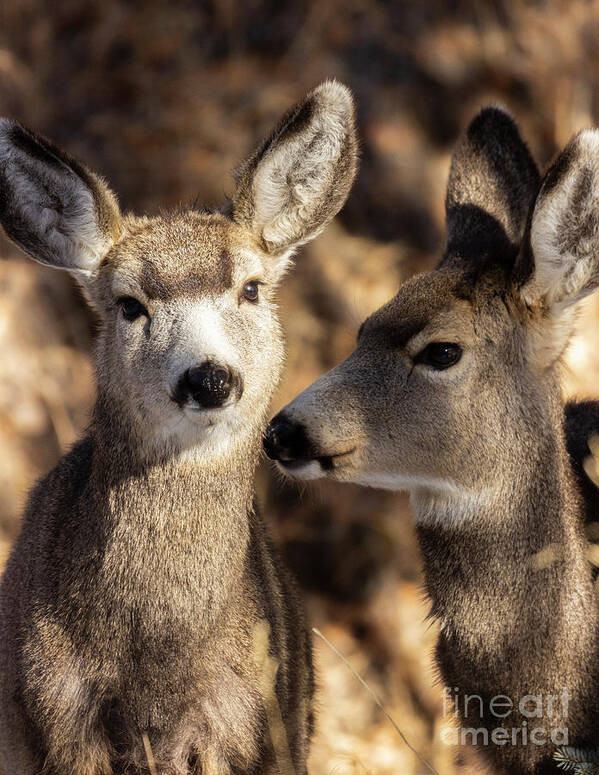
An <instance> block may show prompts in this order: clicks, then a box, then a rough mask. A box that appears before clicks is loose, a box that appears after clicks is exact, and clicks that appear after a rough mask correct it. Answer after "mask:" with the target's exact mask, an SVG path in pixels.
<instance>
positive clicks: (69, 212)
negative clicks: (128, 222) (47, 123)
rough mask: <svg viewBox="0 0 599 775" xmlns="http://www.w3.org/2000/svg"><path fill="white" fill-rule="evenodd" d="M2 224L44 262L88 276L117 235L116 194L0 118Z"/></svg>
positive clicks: (55, 150) (38, 139)
mask: <svg viewBox="0 0 599 775" xmlns="http://www.w3.org/2000/svg"><path fill="white" fill-rule="evenodd" d="M0 223H1V224H2V226H3V227H4V230H5V231H6V233H7V235H8V236H9V237H10V238H11V239H12V240H13V241H14V242H15V243H16V244H17V245H19V247H21V248H22V249H23V250H24V251H25V252H27V253H29V255H30V256H31V257H32V258H34V259H35V260H36V261H40V262H41V263H43V264H49V265H51V266H54V267H58V268H59V269H68V270H69V271H72V272H75V273H77V274H78V275H79V276H80V277H81V278H82V279H83V278H85V276H90V275H91V274H92V273H93V272H94V270H95V269H96V267H97V266H98V264H99V263H100V261H101V260H102V258H103V257H104V256H105V255H106V253H107V252H108V250H109V249H110V247H111V246H112V245H113V244H114V242H115V240H117V239H118V236H119V234H120V231H121V216H120V213H119V208H118V205H117V202H116V199H115V197H114V195H113V194H112V193H111V191H110V190H109V189H108V188H107V187H106V185H105V184H104V182H103V181H102V180H100V178H98V177H97V176H96V175H94V174H93V173H91V172H89V171H88V170H87V169H85V167H83V166H82V165H81V164H79V163H78V162H76V161H75V160H74V159H72V158H71V157H69V156H68V155H67V154H65V153H64V152H63V151H61V150H59V149H58V148H56V147H55V146H53V145H52V144H51V143H50V142H48V141H47V140H45V139H43V138H41V137H38V136H36V135H35V134H33V133H32V132H30V131H29V130H27V129H25V128H24V127H22V126H20V125H19V124H16V123H13V122H12V121H8V120H7V119H0Z"/></svg>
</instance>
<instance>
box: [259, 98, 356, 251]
mask: <svg viewBox="0 0 599 775" xmlns="http://www.w3.org/2000/svg"><path fill="white" fill-rule="evenodd" d="M317 93H318V95H317V96H316V97H315V108H314V114H313V117H312V120H311V121H310V123H309V124H308V126H307V127H306V128H305V129H303V130H302V131H301V132H300V133H298V135H297V136H295V137H291V138H289V139H286V138H285V139H283V141H282V142H281V143H279V144H275V146H274V148H272V150H270V151H269V152H268V153H267V154H266V156H265V158H264V159H263V160H262V161H261V162H260V164H259V165H258V169H257V170H256V173H255V175H254V181H253V192H254V207H255V227H256V228H257V229H258V230H261V232H262V236H263V239H264V241H265V242H266V244H267V245H269V247H271V249H272V250H273V251H276V249H277V247H278V246H281V247H283V246H288V245H290V244H294V245H295V246H297V245H300V244H302V243H303V242H306V241H307V240H309V239H312V238H313V237H315V236H316V235H317V234H318V233H320V231H322V229H323V228H324V226H325V224H322V225H321V226H320V227H319V228H317V229H315V230H314V231H312V232H311V233H309V234H304V235H302V236H301V238H300V239H298V221H299V222H303V223H308V222H309V221H310V220H311V213H312V212H314V211H315V210H317V209H318V208H319V207H320V206H322V196H323V195H325V192H326V189H327V187H328V185H329V184H330V182H331V176H332V172H333V168H334V165H335V163H336V162H337V160H338V159H339V157H340V156H341V153H342V151H343V147H344V143H345V140H346V137H347V117H348V115H350V114H351V111H352V101H351V96H350V94H349V92H348V90H347V89H345V87H342V86H341V85H340V84H324V85H323V86H322V87H320V88H319V89H318V90H317ZM290 257H291V252H290V251H287V252H286V253H285V258H284V261H285V262H287V261H288V260H289V258H290ZM279 260H280V261H282V260H283V259H282V258H281V259H279Z"/></svg>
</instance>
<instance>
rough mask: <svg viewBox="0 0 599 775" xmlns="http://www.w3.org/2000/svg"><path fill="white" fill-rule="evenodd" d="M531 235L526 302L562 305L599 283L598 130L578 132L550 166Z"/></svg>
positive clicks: (534, 212)
mask: <svg viewBox="0 0 599 775" xmlns="http://www.w3.org/2000/svg"><path fill="white" fill-rule="evenodd" d="M529 239H530V242H529V246H528V247H529V252H530V254H531V257H532V262H533V268H532V274H531V277H530V279H529V280H528V282H527V283H526V284H525V285H524V286H523V288H522V295H523V297H524V299H525V301H526V302H527V303H529V304H531V305H535V304H542V305H543V306H545V307H549V308H563V307H566V306H569V305H571V304H573V303H575V302H577V301H578V300H579V299H581V298H583V297H584V296H586V295H587V294H589V293H591V292H592V291H594V290H595V289H596V288H597V287H598V286H599V131H597V130H585V131H584V132H581V133H580V134H578V135H576V137H574V138H573V139H572V140H571V141H570V143H568V145H567V146H566V148H565V149H564V151H563V152H562V153H561V154H560V156H559V157H558V158H557V160H556V161H555V163H554V164H553V165H552V167H550V169H549V171H548V172H547V174H546V175H545V178H544V180H543V184H542V186H541V190H540V192H539V196H538V197H537V201H536V203H535V206H534V211H533V214H532V219H531V224H530V238H529Z"/></svg>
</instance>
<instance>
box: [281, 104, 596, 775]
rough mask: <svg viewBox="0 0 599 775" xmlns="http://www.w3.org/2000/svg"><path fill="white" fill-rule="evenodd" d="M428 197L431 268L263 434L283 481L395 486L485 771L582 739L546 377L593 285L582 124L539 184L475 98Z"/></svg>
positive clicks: (583, 638)
mask: <svg viewBox="0 0 599 775" xmlns="http://www.w3.org/2000/svg"><path fill="white" fill-rule="evenodd" d="M446 209H447V231H448V234H447V246H446V251H445V254H444V257H443V260H442V261H441V264H440V266H439V267H438V269H436V270H435V271H433V272H431V273H429V274H426V275H423V276H419V277H416V278H414V279H412V280H410V281H408V282H407V283H405V285H404V286H403V287H402V288H401V289H400V291H399V293H398V294H397V296H396V297H395V298H394V299H393V300H392V301H390V302H389V303H388V304H386V305H385V306H384V307H382V308H381V309H379V310H378V311H377V312H375V313H374V314H373V315H371V316H370V317H369V318H368V319H367V320H366V321H365V322H364V323H363V325H362V327H361V328H360V332H359V335H358V342H357V347H356V350H355V351H354V352H353V353H352V354H351V355H350V356H349V357H348V358H347V359H346V360H345V361H344V362H343V363H341V364H339V365H338V366H337V367H335V368H334V369H332V370H331V371H330V372H329V373H328V374H325V375H324V376H323V377H321V378H320V379H319V380H317V381H316V382H315V383H314V384H313V385H312V386H310V387H309V388H307V389H306V390H305V391H304V392H303V393H302V394H300V395H299V396H298V397H297V398H296V399H295V400H294V401H293V402H292V403H291V404H289V405H288V406H287V407H285V408H284V409H283V411H282V412H281V413H280V414H279V415H277V417H276V418H275V419H274V420H273V421H272V423H271V425H270V428H269V432H268V435H267V438H266V448H267V451H268V453H269V454H270V456H271V457H273V458H275V459H277V460H278V461H279V464H280V466H281V468H282V469H283V470H285V471H286V472H288V473H290V474H291V475H293V476H294V477H297V478H298V479H312V478H318V477H322V476H327V477H329V478H331V479H335V480H338V481H352V482H358V483H362V484H365V485H371V486H378V487H385V488H390V489H398V490H399V489H408V490H409V491H410V492H411V502H412V506H413V510H414V513H415V519H416V526H417V532H418V537H419V542H420V546H421V549H422V552H423V556H424V571H425V580H426V586H427V590H428V593H429V595H430V597H431V600H432V613H433V615H434V616H435V617H436V618H437V619H438V620H439V622H440V626H441V634H440V637H439V643H438V650H437V659H438V664H439V667H440V670H441V674H442V677H443V679H444V682H445V684H446V686H447V687H448V691H449V693H450V695H451V696H452V697H454V696H455V698H456V700H457V708H458V711H459V713H460V714H461V725H462V729H463V730H468V729H469V728H476V729H477V733H476V735H473V734H472V729H471V731H470V733H466V734H464V735H463V736H461V737H460V738H459V741H460V742H462V741H464V742H466V743H470V742H471V741H472V740H473V739H475V740H476V741H477V742H478V744H480V746H481V748H482V749H483V750H484V752H485V753H486V756H487V758H488V761H489V762H492V763H493V764H494V765H495V769H493V772H498V773H499V772H500V773H509V774H510V775H525V774H526V775H530V774H531V773H536V774H537V775H540V773H549V772H557V769H556V765H555V764H553V763H552V762H551V757H552V753H553V751H554V750H555V747H556V745H557V744H559V743H564V742H569V743H570V744H571V745H574V746H579V747H582V748H585V747H586V748H595V747H596V746H597V745H598V744H599V627H598V615H597V602H596V600H595V595H594V591H593V585H592V580H591V568H590V566H589V564H588V563H587V561H586V559H585V540H584V536H583V532H582V514H583V503H582V499H581V497H580V494H579V491H578V487H577V485H576V484H575V481H574V477H573V473H572V470H571V466H570V461H569V459H568V455H567V452H566V446H565V440H564V433H563V427H562V426H563V417H564V408H563V404H562V397H561V391H560V375H559V371H560V357H561V355H562V353H563V352H564V349H565V347H566V345H567V342H568V339H569V337H570V335H571V332H572V328H573V323H574V304H575V302H577V301H578V300H579V299H580V298H581V297H583V296H585V295H586V294H588V293H590V292H591V291H593V290H594V289H595V288H596V287H597V286H598V285H599V132H594V131H587V132H583V133H581V134H580V135H578V136H577V137H575V138H574V139H573V140H572V142H571V143H570V144H569V145H568V147H567V148H566V150H565V151H564V152H563V153H562V154H561V156H560V157H559V158H558V160H557V162H556V163H555V164H554V165H553V166H552V167H551V169H550V170H549V172H548V173H547V175H546V177H545V178H544V180H543V183H542V185H541V184H540V180H539V175H538V172H537V168H536V166H535V164H534V162H533V160H532V158H531V156H530V154H529V152H528V150H527V148H526V146H525V145H524V143H523V142H522V140H521V139H520V136H519V133H518V130H517V128H516V126H515V125H514V123H513V121H512V120H511V118H510V117H509V116H508V115H507V114H506V113H504V112H503V111H501V110H498V109H495V108H489V109H486V110H484V111H483V112H482V113H481V114H480V115H479V116H478V117H477V118H476V119H475V120H474V121H473V122H472V124H471V125H470V127H469V129H468V131H467V133H466V135H465V137H464V139H463V140H462V142H461V143H460V145H459V146H458V149H457V151H456V153H455V154H454V157H453V161H452V165H451V172H450V176H449V184H448V190H447V202H446ZM591 411H593V407H591ZM573 432H574V431H573ZM466 695H470V696H476V697H479V698H480V702H479V700H478V699H475V700H474V701H472V700H471V701H470V702H469V703H468V702H467V700H466ZM499 695H505V697H503V699H499V700H497V699H495V701H494V698H497V697H498V696H499ZM529 695H530V696H529ZM506 697H507V698H508V699H506ZM502 703H503V704H502ZM510 703H511V708H512V709H511V710H510ZM506 711H507V712H506ZM539 714H540V715H539ZM564 730H567V732H565V731H564Z"/></svg>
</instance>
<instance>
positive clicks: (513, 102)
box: [0, 0, 599, 775]
mask: <svg viewBox="0 0 599 775" xmlns="http://www.w3.org/2000/svg"><path fill="white" fill-rule="evenodd" d="M328 77H336V78H339V79H340V80H343V81H344V82H346V83H347V84H348V85H349V86H350V87H351V88H352V89H353V91H354V94H355V97H356V101H357V108H358V116H359V128H360V134H361V142H362V163H361V169H360V173H359V177H358V180H357V183H356V186H355V188H354V190H353V193H352V195H351V197H350V200H349V202H348V204H347V206H346V208H345V210H344V212H343V213H342V215H341V216H340V217H339V218H338V219H337V221H336V222H335V223H334V224H333V226H332V227H331V228H329V229H328V230H327V231H326V233H325V234H324V235H323V236H321V237H320V238H319V239H318V240H317V241H316V242H315V243H313V245H311V246H309V247H308V248H306V249H304V250H303V251H302V252H301V254H300V255H299V257H298V260H297V267H296V269H295V271H294V272H293V274H292V275H291V276H289V277H288V278H287V281H286V282H285V284H284V286H283V288H282V290H281V313H282V317H283V321H284V324H285V330H286V335H287V347H288V359H287V368H286V371H285V375H284V378H283V381H282V383H281V386H280V389H279V390H278V392H277V395H276V398H275V402H274V405H273V412H274V411H275V410H277V409H278V408H279V407H280V406H282V405H283V404H284V403H286V402H287V401H288V400H289V399H291V398H292V397H293V396H294V395H295V394H296V393H297V392H299V391H300V390H301V389H303V388H304V387H305V386H306V385H308V384H309V383H310V382H311V381H312V380H313V379H315V378H316V377H317V376H318V375H319V374H320V373H322V372H323V371H324V370H326V369H327V368H329V367H330V366H332V365H333V364H334V363H335V362H337V361H338V360H339V359H341V358H343V357H344V356H345V355H346V354H347V353H348V352H349V351H350V350H351V349H352V346H353V341H354V338H355V334H356V331H357V327H358V324H359V322H360V320H361V319H362V318H363V317H364V316H365V315H366V314H368V313H369V312H370V311H372V310H373V309H375V308H376V307H377V306H378V305H380V304H381V303H382V302H384V301H385V300H386V299H387V298H389V297H390V296H391V295H393V294H394V292H395V290H396V289H397V287H398V286H399V284H400V283H401V282H402V280H404V279H405V278H406V277H408V276H409V275H411V274H412V273H414V272H418V271H422V270H424V269H427V268H430V267H431V266H433V265H434V262H435V261H436V260H437V259H438V257H439V255H440V251H441V249H442V244H443V236H444V226H443V199H444V186H445V179H446V175H447V171H448V165H449V159H450V153H451V149H452V145H453V143H454V142H455V140H456V137H457V135H458V133H459V132H460V130H461V129H463V128H464V126H465V125H466V123H467V122H468V120H469V119H470V118H471V117H472V115H473V114H474V113H475V111H476V110H477V109H478V108H479V107H480V106H481V105H483V104H486V103H488V102H501V103H503V104H505V105H507V106H508V107H509V108H510V109H511V110H512V111H513V112H514V114H515V115H516V117H517V118H518V120H519V122H520V124H521V127H522V129H523V131H524V133H525V136H526V137H527V138H528V140H529V142H530V145H531V148H532V150H533V152H534V154H535V155H536V157H537V159H538V161H539V162H540V163H541V164H542V165H546V164H547V162H548V161H549V160H550V159H551V157H552V156H553V155H554V154H555V153H556V151H557V150H558V149H559V148H560V147H561V146H562V145H563V144H564V143H565V142H566V141H567V140H568V138H569V137H570V135H571V134H572V133H573V132H574V131H576V130H578V129H579V128H581V127H583V126H588V125H594V124H599V3H594V2H582V1H581V0H572V2H565V1H564V2H557V1H552V2H544V3H543V2H535V3H527V2H524V1H523V0H505V1H504V2H487V3H485V2H466V1H465V0H464V1H463V2H462V1H460V0H432V1H431V0H404V1H403V2H382V1H379V2H377V0H304V1H303V2H287V3H285V2H280V1H279V0H245V2H243V1H241V0H238V2H234V0H212V1H211V2H208V1H205V2H197V3H194V2H192V0H173V1H172V2H169V3H167V2H159V0H137V1H131V2H123V3H119V2H117V0H85V1H84V0H61V2H59V3H58V2H56V3H52V4H51V3H49V2H44V0H2V2H1V3H0V114H4V115H10V116H13V117H16V118H18V119H20V120H22V121H23V122H25V123H27V124H30V125H32V126H33V127H35V128H37V129H38V130H40V131H42V132H43V133H45V134H47V135H49V136H50V137H52V138H54V139H55V140H56V141H57V142H58V143H59V144H62V145H64V146H65V147H66V148H68V149H69V150H70V151H71V152H72V153H74V154H75V155H78V156H80V157H81V158H82V159H83V160H84V161H85V162H87V163H88V164H89V165H90V166H92V167H93V168H94V169H97V170H98V171H100V172H101V173H102V174H103V175H104V176H105V177H106V178H107V179H108V180H109V181H110V183H111V185H112V186H113V188H114V189H115V190H116V191H117V192H118V194H119V197H120V201H121V204H122V206H123V208H124V209H126V210H127V209H131V210H134V211H136V212H155V211H157V210H158V209H159V208H163V207H170V206H176V205H178V204H179V203H181V202H191V201H193V200H197V201H199V202H201V203H204V204H212V203H218V202H220V201H221V200H222V199H223V196H224V195H226V194H227V193H231V191H232V178H231V176H230V171H231V170H232V169H233V168H234V166H235V165H236V163H237V162H238V161H239V160H240V159H241V158H242V157H243V156H244V155H245V154H246V153H248V152H249V151H250V149H251V148H252V146H253V145H254V144H255V143H256V142H257V141H258V140H259V139H260V138H261V136H262V134H263V133H264V132H266V131H268V129H269V128H270V125H271V124H272V123H273V121H274V120H276V118H277V117H278V115H279V114H280V113H281V112H282V111H283V110H285V109H286V108H287V106H288V105H289V104H290V103H291V102H293V101H294V100H296V99H297V98H298V97H300V96H301V95H302V94H303V93H304V92H305V91H307V90H308V89H309V88H311V87H312V86H314V85H315V84H316V83H318V82H319V81H321V80H322V79H324V78H328ZM93 328H94V321H93V318H92V316H91V315H90V313H88V312H87V311H86V309H85V307H84V305H83V304H82V302H81V299H80V296H79V293H78V291H77V290H76V288H75V287H74V286H73V284H72V282H71V281H70V280H69V278H68V277H67V276H66V275H64V274H60V273H55V272H52V271H51V270H47V269H44V268H42V267H40V266H37V265H34V264H33V263H31V262H28V261H27V260H26V259H24V257H23V256H22V255H20V254H19V253H18V252H17V251H16V250H15V249H14V248H12V247H11V246H10V245H9V244H8V243H7V242H5V241H4V242H0V359H1V363H0V375H1V377H0V449H1V450H2V464H1V465H0V553H1V554H2V555H5V554H6V552H7V551H8V548H9V546H10V542H11V540H12V539H13V538H14V536H15V534H16V531H17V530H18V521H19V513H20V510H21V508H22V505H23V502H24V498H25V495H26V492H27V490H28V488H29V487H30V485H31V484H32V482H33V481H34V479H35V478H36V477H38V476H39V475H40V474H42V473H43V472H45V471H46V470H48V469H49V468H50V467H51V466H52V465H53V464H54V463H55V461H56V459H57V458H58V456H59V455H60V454H61V453H62V452H63V451H64V450H65V449H66V448H67V447H68V446H69V444H71V443H72V441H73V439H74V438H75V437H76V435H77V434H78V433H80V431H81V430H82V429H83V428H84V426H85V424H86V420H87V417H88V413H89V409H90V406H91V404H92V401H93V393H94V387H93V375H92V371H91V367H90V351H91V347H92V341H93ZM580 329H581V330H580V335H579V336H578V338H577V339H576V340H575V342H574V343H573V344H572V347H571V349H570V352H569V355H568V367H567V370H566V374H565V382H566V391H567V393H568V394H570V395H572V394H575V395H579V396H581V397H583V396H598V395H599V383H598V381H597V377H598V376H599V347H598V346H597V345H598V343H599V304H597V302H594V301H591V302H590V303H587V304H586V307H585V309H584V311H583V313H582V314H581V325H580ZM258 486H259V492H260V495H261V499H262V503H263V505H264V509H265V511H266V514H267V516H268V520H269V522H270V524H271V526H272V530H273V532H274V533H275V534H276V536H277V537H278V539H279V541H280V543H281V544H282V546H283V548H284V550H285V553H286V556H287V559H288V561H289V562H290V564H291V565H292V566H293V567H294V569H295V571H296V573H297V574H298V576H299V578H300V580H301V583H302V585H303V587H304V589H305V591H306V595H307V597H308V599H309V605H310V610H311V615H312V618H313V622H314V624H316V625H317V626H318V627H320V628H321V629H322V631H323V632H324V633H325V634H326V635H327V637H329V638H330V639H331V641H332V642H334V643H335V645H336V646H337V647H338V648H339V649H340V650H341V651H342V652H343V653H344V654H345V655H346V656H347V657H348V658H349V659H350V660H351V662H352V664H353V665H354V666H355V667H356V668H357V669H358V670H359V671H360V672H361V673H362V674H363V675H364V676H365V677H366V678H367V680H368V681H369V683H370V685H371V686H372V687H373V688H374V689H375V690H376V691H377V692H378V693H379V695H380V696H381V698H382V699H383V700H384V702H385V704H386V706H387V709H388V710H389V712H390V713H391V715H392V716H393V717H394V718H395V720H396V721H397V722H398V724H399V725H400V726H401V727H402V729H403V731H404V732H405V733H406V735H407V736H408V737H409V739H410V740H411V741H412V742H413V744H414V745H415V746H416V747H417V748H418V749H419V750H420V751H421V752H422V753H423V754H425V755H426V756H428V757H429V758H430V759H431V760H432V761H433V762H434V764H435V766H436V768H437V769H438V771H439V772H440V773H442V775H453V774H454V773H458V772H459V773H462V775H465V773H475V772H478V768H477V766H476V765H475V764H474V763H472V762H470V763H468V762H467V761H462V762H461V763H454V759H453V754H454V752H453V751H451V750H450V749H448V748H447V747H444V746H443V745H442V744H441V743H440V732H441V730H442V728H443V726H444V725H445V724H446V723H447V722H448V720H447V719H444V718H443V717H442V704H441V697H440V688H439V686H437V685H436V679H435V674H434V670H433V668H432V645H433V643H434V639H435V630H434V627H433V626H431V625H430V623H427V622H425V616H426V613H427V605H426V602H425V601H424V600H423V598H422V595H421V592H420V564H419V558H418V551H417V546H416V543H415V539H414V535H413V531H412V527H411V516H410V511H409V506H408V503H407V499H406V498H405V497H403V496H398V495H392V494H389V493H382V492H377V491H374V490H366V489H359V488H354V487H350V486H333V485H332V484H330V485H327V486H324V485H323V486H320V487H318V488H315V489H309V490H308V489H307V490H305V491H299V490H298V489H297V488H296V487H292V486H289V485H288V484H285V483H283V482H281V481H280V480H278V479H277V477H276V476H274V475H273V473H272V471H271V470H270V468H269V467H268V466H267V465H264V466H263V468H262V469H261V470H260V472H259V477H258ZM0 561H1V560H0ZM316 650H317V657H318V665H319V682H320V692H319V719H320V721H319V731H318V735H317V737H316V740H315V744H314V749H313V754H312V760H311V772H312V773H313V775H324V774H325V773H327V774H328V773H336V775H353V773H372V775H391V774H393V775H397V773H401V774H402V775H404V774H405V775H411V774H415V773H421V772H424V771H425V770H424V769H423V767H422V765H419V764H418V762H417V760H416V759H415V757H414V756H413V754H411V753H410V752H409V751H408V750H407V749H406V747H405V746H404V745H403V744H402V743H401V741H400V740H399V738H398V737H397V735H396V734H395V732H394V730H393V729H392V728H391V727H390V725H389V724H388V723H387V722H386V721H385V719H384V718H383V716H382V714H381V713H380V712H379V711H378V710H377V708H376V706H375V705H374V703H373V702H372V701H371V700H370V698H369V697H368V695H367V694H366V693H365V692H364V691H363V689H362V688H361V687H360V686H359V685H358V684H356V682H355V681H354V679H353V678H352V676H351V675H350V674H349V673H348V671H347V669H346V668H345V667H344V666H343V665H342V664H341V663H340V662H339V660H338V659H337V658H336V657H335V656H334V655H332V654H331V653H330V652H329V651H328V650H327V649H326V647H324V646H322V644H320V643H317V644H316Z"/></svg>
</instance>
